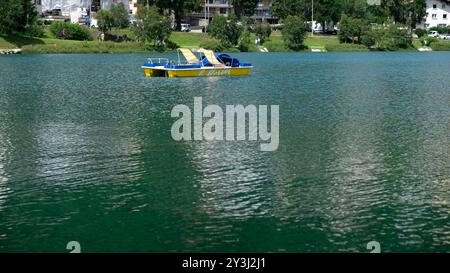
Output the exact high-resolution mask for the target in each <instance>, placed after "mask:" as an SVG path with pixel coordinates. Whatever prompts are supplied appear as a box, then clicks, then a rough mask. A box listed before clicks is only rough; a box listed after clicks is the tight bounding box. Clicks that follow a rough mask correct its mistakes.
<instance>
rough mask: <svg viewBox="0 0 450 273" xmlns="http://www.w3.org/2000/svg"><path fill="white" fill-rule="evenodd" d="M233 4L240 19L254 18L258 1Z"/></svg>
mask: <svg viewBox="0 0 450 273" xmlns="http://www.w3.org/2000/svg"><path fill="white" fill-rule="evenodd" d="M231 4H232V5H233V8H234V12H235V14H236V16H237V17H238V18H239V19H240V18H242V17H243V16H252V15H253V14H254V13H255V8H256V6H257V5H258V0H231Z"/></svg>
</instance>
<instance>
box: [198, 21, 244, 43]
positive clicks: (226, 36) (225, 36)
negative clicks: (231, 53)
mask: <svg viewBox="0 0 450 273" xmlns="http://www.w3.org/2000/svg"><path fill="white" fill-rule="evenodd" d="M207 31H208V33H209V34H210V35H211V36H212V37H214V38H216V39H217V40H219V41H220V42H221V43H222V44H223V46H224V47H232V46H236V45H238V43H239V38H240V37H241V34H242V31H243V27H242V26H241V25H240V24H239V21H238V19H237V17H236V16H235V15H233V14H232V15H230V16H228V18H227V17H225V16H221V15H215V16H214V18H213V20H212V22H211V23H210V24H209V26H208V29H207Z"/></svg>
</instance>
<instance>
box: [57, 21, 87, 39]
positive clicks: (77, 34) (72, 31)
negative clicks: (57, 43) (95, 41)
mask: <svg viewBox="0 0 450 273" xmlns="http://www.w3.org/2000/svg"><path fill="white" fill-rule="evenodd" d="M61 29H64V32H65V39H67V40H79V41H84V40H92V36H91V32H90V31H89V29H88V28H87V27H84V26H81V25H78V24H71V23H61V22H60V23H53V24H52V25H51V26H50V31H51V33H52V34H53V36H55V37H56V38H59V34H60V31H61Z"/></svg>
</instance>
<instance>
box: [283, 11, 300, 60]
mask: <svg viewBox="0 0 450 273" xmlns="http://www.w3.org/2000/svg"><path fill="white" fill-rule="evenodd" d="M282 35H283V40H284V43H285V44H286V46H287V47H288V48H290V49H292V50H295V51H298V50H301V49H303V48H304V45H303V41H304V40H305V35H306V32H305V27H304V20H303V19H302V18H301V17H299V16H292V15H290V16H288V17H287V18H286V19H285V20H284V27H283V30H282Z"/></svg>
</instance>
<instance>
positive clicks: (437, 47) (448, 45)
mask: <svg viewBox="0 0 450 273" xmlns="http://www.w3.org/2000/svg"><path fill="white" fill-rule="evenodd" d="M431 48H432V49H433V50H434V51H450V42H449V41H435V42H433V43H432V44H431Z"/></svg>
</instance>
